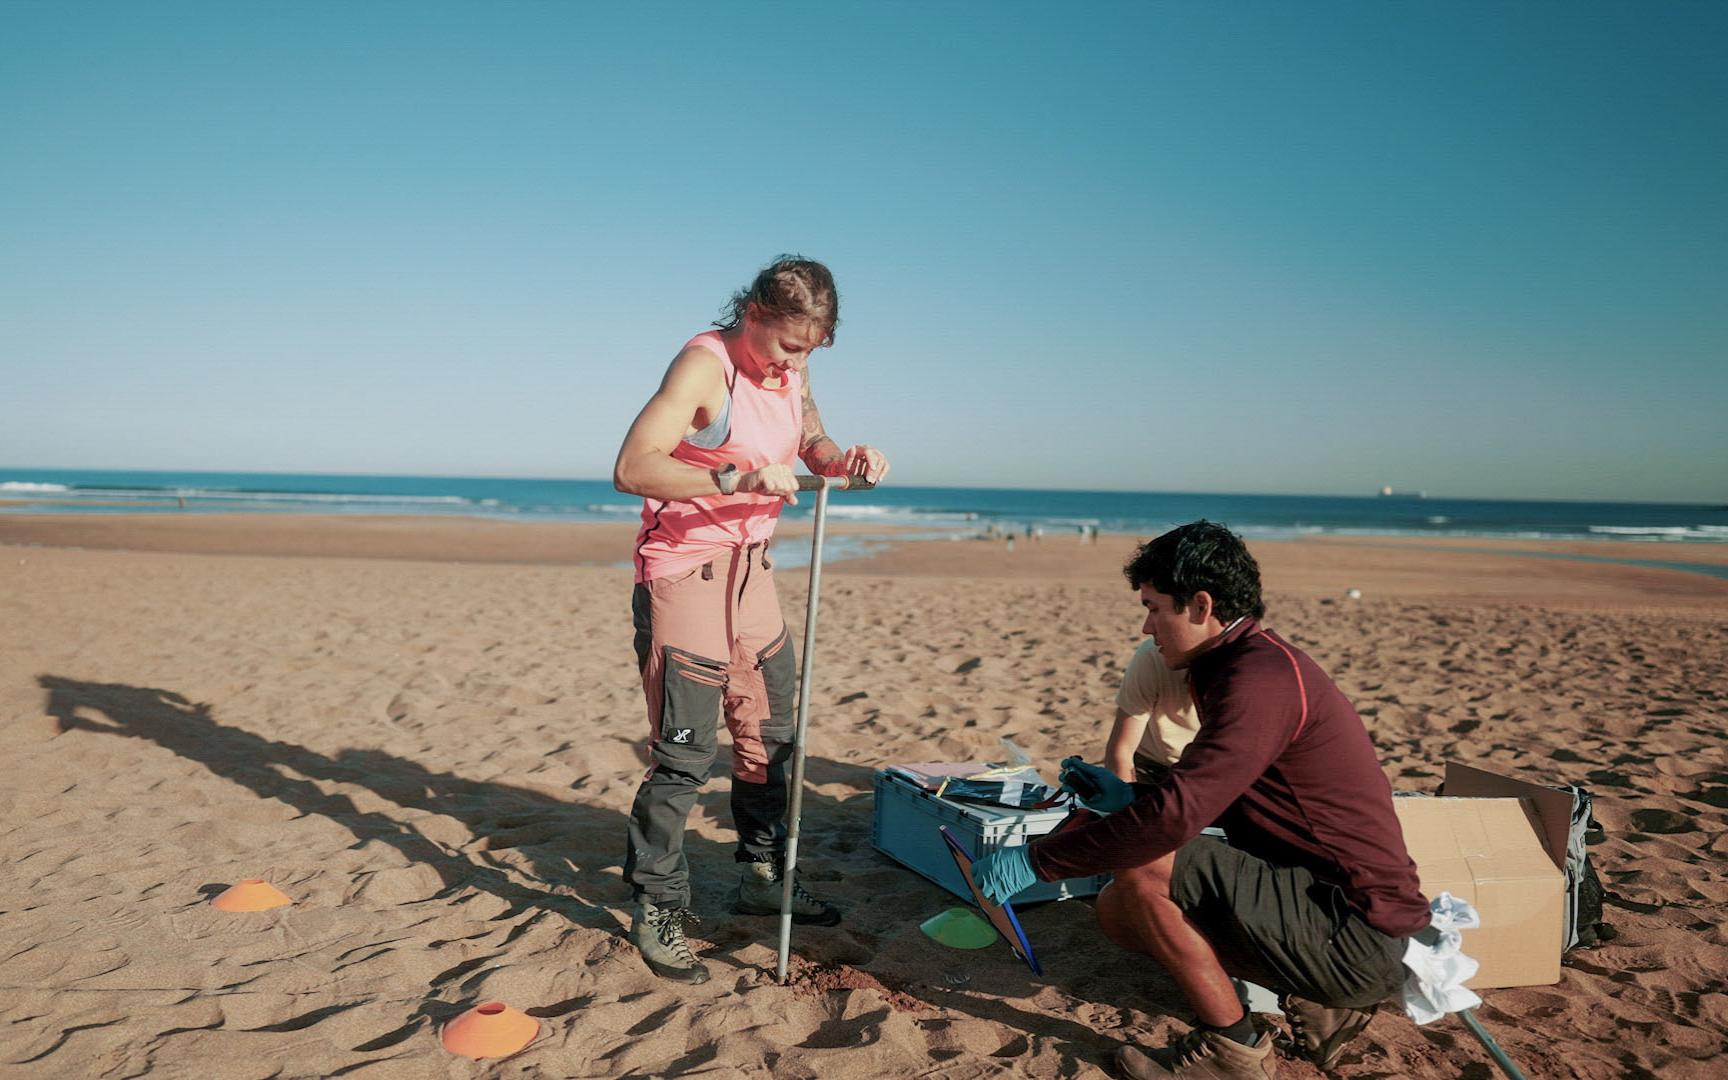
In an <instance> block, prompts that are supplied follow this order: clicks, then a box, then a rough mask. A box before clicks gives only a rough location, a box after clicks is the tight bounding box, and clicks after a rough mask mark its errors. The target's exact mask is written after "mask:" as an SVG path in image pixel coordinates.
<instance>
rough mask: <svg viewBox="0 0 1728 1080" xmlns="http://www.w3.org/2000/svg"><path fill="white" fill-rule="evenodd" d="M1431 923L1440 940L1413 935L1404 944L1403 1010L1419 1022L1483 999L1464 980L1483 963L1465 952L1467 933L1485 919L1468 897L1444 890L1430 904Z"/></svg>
mask: <svg viewBox="0 0 1728 1080" xmlns="http://www.w3.org/2000/svg"><path fill="white" fill-rule="evenodd" d="M1428 911H1429V914H1430V922H1429V925H1430V926H1432V927H1433V928H1434V929H1436V930H1438V931H1440V940H1439V941H1437V942H1435V943H1434V944H1433V945H1423V944H1422V943H1421V942H1419V941H1417V940H1416V939H1415V938H1411V939H1410V940H1409V941H1408V942H1406V943H1405V946H1404V967H1405V970H1407V971H1408V972H1409V974H1408V975H1406V976H1405V977H1404V1013H1405V1015H1407V1016H1409V1017H1410V1019H1412V1020H1414V1021H1415V1022H1416V1023H1418V1024H1432V1023H1433V1022H1434V1021H1436V1020H1438V1019H1440V1018H1441V1017H1442V1016H1445V1015H1446V1014H1447V1013H1455V1012H1458V1011H1459V1010H1460V1009H1474V1008H1475V1007H1476V1006H1478V1005H1480V1004H1482V999H1481V998H1479V997H1477V996H1476V994H1475V992H1474V991H1471V990H1469V989H1466V988H1465V986H1464V980H1466V979H1468V978H1470V977H1471V976H1472V975H1475V974H1476V969H1477V968H1478V967H1480V966H1481V965H1480V964H1478V963H1477V962H1476V961H1475V960H1472V959H1471V958H1470V957H1468V956H1465V955H1464V935H1462V934H1460V933H1459V931H1460V930H1474V929H1475V928H1476V927H1478V926H1481V925H1482V919H1481V917H1480V916H1478V915H1477V914H1476V909H1475V908H1473V907H1471V906H1470V903H1469V901H1467V900H1460V899H1458V898H1457V897H1456V896H1453V895H1452V894H1451V893H1448V892H1443V893H1441V894H1440V895H1439V896H1436V897H1435V898H1434V899H1433V900H1431V901H1430V902H1429V904H1428Z"/></svg>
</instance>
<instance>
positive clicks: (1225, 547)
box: [976, 521, 1429, 1078]
mask: <svg viewBox="0 0 1728 1080" xmlns="http://www.w3.org/2000/svg"><path fill="white" fill-rule="evenodd" d="M1124 572H1125V573H1126V575H1127V577H1128V581H1129V583H1130V584H1131V585H1132V586H1133V587H1134V588H1136V589H1138V590H1139V592H1140V600H1141V603H1142V604H1143V605H1144V606H1145V608H1146V626H1145V629H1144V633H1147V634H1149V635H1151V636H1152V637H1153V638H1154V639H1155V640H1156V642H1157V648H1158V651H1159V652H1160V653H1161V654H1162V655H1163V657H1164V660H1165V662H1166V663H1168V664H1169V665H1170V667H1171V668H1172V669H1175V670H1181V669H1187V671H1188V675H1189V680H1190V682H1191V685H1192V689H1193V695H1194V703H1195V706H1196V708H1197V710H1198V713H1199V719H1200V729H1199V732H1198V734H1196V735H1195V737H1194V740H1193V742H1191V743H1190V744H1189V745H1188V748H1187V750H1186V751H1185V752H1184V753H1183V754H1182V757H1181V759H1180V760H1179V761H1177V763H1176V764H1175V765H1174V766H1173V767H1172V768H1171V770H1170V773H1169V775H1168V776H1167V777H1166V778H1165V779H1163V780H1162V781H1161V782H1159V783H1156V784H1150V785H1139V786H1130V785H1129V784H1126V783H1124V782H1123V781H1121V780H1120V779H1118V778H1117V777H1115V776H1113V775H1112V774H1111V773H1110V772H1109V771H1108V770H1106V769H1104V768H1101V767H1099V766H1097V765H1089V764H1087V763H1085V762H1083V761H1080V760H1079V759H1078V758H1069V759H1068V760H1066V761H1064V762H1063V763H1062V766H1063V768H1062V783H1063V786H1065V787H1067V788H1069V789H1070V790H1073V791H1075V792H1076V793H1077V794H1078V795H1079V796H1080V797H1081V802H1082V804H1083V805H1085V806H1086V807H1087V809H1089V810H1092V811H1094V812H1096V813H1099V814H1102V815H1104V816H1103V817H1102V818H1100V819H1098V820H1096V821H1093V822H1091V823H1089V824H1086V825H1083V826H1080V827H1078V828H1071V829H1068V830H1065V831H1063V832H1061V833H1059V834H1056V835H1051V836H1045V837H1042V838H1040V839H1038V840H1035V841H1033V842H1032V843H1031V844H1030V845H1028V846H1025V847H1011V848H1003V849H999V850H998V851H996V852H994V853H992V854H990V855H988V856H986V857H985V858H984V859H981V860H979V862H978V864H977V867H976V876H977V878H978V882H979V886H980V888H982V889H983V891H984V892H985V893H986V894H987V895H989V896H990V898H991V899H993V900H997V901H1000V900H1005V899H1008V898H1009V897H1012V896H1013V895H1014V894H1015V893H1017V892H1019V891H1020V890H1021V889H1023V888H1025V887H1026V886H1028V885H1031V884H1032V883H1033V882H1034V880H1041V881H1057V880H1060V879H1063V878H1071V877H1085V876H1087V875H1091V874H1098V873H1105V872H1108V873H1112V874H1114V875H1115V880H1113V881H1112V882H1111V883H1110V884H1109V885H1108V886H1107V887H1106V888H1105V889H1104V891H1103V892H1102V893H1100V894H1099V897H1098V922H1099V925H1100V926H1101V927H1102V928H1103V930H1104V933H1105V934H1106V935H1107V936H1108V937H1109V938H1110V939H1111V940H1112V941H1114V942H1116V943H1117V944H1118V945H1120V946H1122V947H1123V948H1125V949H1132V950H1134V951H1135V952H1141V953H1145V954H1147V955H1148V956H1151V957H1153V958H1154V959H1156V960H1157V961H1158V962H1159V963H1160V964H1162V965H1163V967H1164V969H1165V970H1166V971H1167V972H1169V974H1170V977H1171V978H1172V979H1174V980H1175V981H1176V984H1177V986H1178V987H1180V988H1181V990H1182V993H1183V994H1184V995H1185V996H1186V997H1187V999H1188V1002H1189V1004H1190V1005H1191V1006H1192V1007H1193V1009H1194V1012H1195V1014H1196V1016H1197V1017H1198V1018H1199V1021H1200V1026H1199V1027H1197V1028H1196V1029H1195V1030H1193V1031H1191V1032H1189V1033H1188V1034H1187V1035H1184V1036H1183V1037H1182V1038H1180V1039H1178V1040H1177V1041H1176V1042H1175V1043H1173V1044H1172V1045H1170V1046H1168V1047H1164V1048H1158V1049H1144V1050H1142V1049H1141V1048H1138V1047H1133V1046H1129V1047H1125V1048H1123V1050H1122V1051H1121V1053H1120V1055H1119V1056H1118V1058H1117V1065H1118V1068H1119V1069H1120V1071H1121V1072H1122V1074H1123V1075H1125V1076H1129V1077H1167V1076H1171V1075H1175V1076H1186V1077H1253V1078H1266V1077H1272V1076H1274V1075H1276V1070H1277V1059H1276V1058H1275V1057H1274V1056H1273V1054H1272V1034H1271V1033H1270V1032H1260V1031H1257V1030H1256V1028H1255V1024H1254V1021H1253V1019H1252V1017H1251V1016H1250V1014H1249V1013H1248V1012H1247V1010H1246V1008H1245V1007H1244V1006H1243V1004H1242V1001H1241V1000H1240V999H1239V998H1238V997H1237V994H1236V990H1235V988H1234V986H1233V985H1232V984H1231V981H1230V978H1231V976H1232V975H1234V976H1236V977H1238V978H1242V979H1247V980H1250V981H1252V982H1256V983H1259V984H1261V985H1262V986H1265V987H1268V988H1269V989H1272V990H1274V991H1275V992H1277V993H1278V994H1279V995H1280V1004H1281V1005H1282V1006H1283V1008H1284V1012H1285V1014H1286V1015H1287V1016H1288V1017H1289V1019H1290V1023H1291V1028H1292V1034H1293V1035H1294V1036H1295V1040H1296V1043H1297V1046H1298V1048H1299V1049H1300V1050H1301V1052H1302V1053H1303V1055H1304V1056H1305V1057H1308V1058H1309V1059H1310V1060H1312V1061H1314V1062H1315V1063H1317V1064H1319V1065H1321V1067H1323V1068H1324V1067H1329V1066H1330V1065H1331V1064H1332V1063H1333V1062H1334V1061H1336V1060H1337V1058H1338V1056H1339V1055H1340V1053H1342V1051H1343V1048H1344V1045H1345V1044H1346V1043H1347V1042H1349V1041H1350V1040H1351V1039H1352V1038H1354V1037H1355V1036H1356V1035H1357V1034H1358V1033H1359V1032H1360V1031H1361V1030H1362V1029H1363V1028H1364V1027H1366V1026H1367V1024H1368V1020H1369V1018H1370V1017H1371V1016H1372V1015H1373V1012H1374V1009H1375V1007H1376V1006H1377V1005H1378V1003H1379V1002H1380V1001H1381V1000H1382V999H1384V998H1385V997H1387V996H1388V995H1390V994H1392V993H1393V992H1394V991H1396V990H1397V989H1398V987H1399V985H1400V984H1401V983H1402V982H1403V978H1404V969H1403V956H1404V948H1405V939H1406V938H1408V937H1409V936H1410V935H1412V934H1415V933H1416V932H1418V931H1420V930H1422V929H1424V928H1425V927H1427V926H1428V922H1429V912H1428V903H1427V901H1426V900H1425V899H1424V898H1423V896H1422V893H1421V890H1420V889H1419V888H1418V885H1417V879H1416V867H1415V865H1414V864H1413V863H1412V862H1411V861H1410V856H1409V854H1408V853H1407V852H1406V851H1405V849H1404V837H1403V834H1402V832H1401V831H1400V830H1399V827H1398V819H1397V818H1396V817H1395V816H1394V814H1393V812H1392V791H1391V786H1390V785H1389V784H1387V782H1386V777H1385V775H1384V774H1382V773H1381V771H1380V764H1379V761H1378V759H1377V757H1376V755H1375V752H1374V747H1373V744H1372V743H1370V742H1369V739H1368V732H1367V730H1366V729H1365V728H1364V727H1363V726H1362V721H1361V719H1360V718H1359V717H1358V716H1357V715H1356V710H1355V709H1354V708H1353V707H1352V706H1351V705H1350V703H1349V701H1347V700H1345V697H1344V695H1343V693H1342V692H1340V691H1339V689H1338V687H1337V686H1336V685H1334V684H1333V682H1332V680H1331V679H1330V678H1328V677H1327V675H1326V673H1325V672H1324V671H1322V670H1321V669H1320V667H1319V665H1317V664H1316V663H1315V662H1314V661H1313V660H1311V659H1310V658H1309V657H1308V656H1307V654H1305V653H1303V652H1302V651H1301V650H1300V649H1297V648H1296V647H1295V646H1293V645H1291V644H1290V643H1289V642H1287V641H1285V640H1284V639H1283V638H1281V637H1279V636H1278V635H1276V634H1274V633H1273V632H1272V631H1271V630H1269V629H1267V628H1266V627H1264V626H1262V625H1261V623H1260V619H1261V618H1262V616H1263V615H1264V614H1265V605H1264V603H1263V602H1262V601H1261V598H1260V568H1259V566H1258V565H1257V564H1256V563H1255V561H1254V558H1253V556H1252V555H1250V554H1249V553H1248V549H1247V547H1246V546H1245V545H1244V544H1243V543H1242V540H1241V538H1240V537H1238V536H1236V535H1235V534H1234V533H1231V532H1230V531H1229V530H1228V529H1225V528H1223V527H1222V526H1219V525H1214V524H1212V523H1211V522H1208V521H1197V522H1194V523H1193V524H1190V525H1184V526H1182V527H1180V528H1178V529H1175V530H1172V531H1171V532H1168V533H1165V534H1164V535H1163V536H1160V537H1158V538H1157V539H1156V540H1153V541H1151V542H1150V543H1148V544H1145V545H1143V546H1142V547H1141V548H1140V549H1139V550H1138V551H1137V552H1136V553H1135V556H1134V558H1133V560H1132V561H1131V562H1129V564H1128V565H1127V566H1126V567H1125V568H1124ZM1213 824H1216V825H1218V826H1219V827H1221V828H1222V829H1223V830H1224V831H1225V833H1226V834H1228V836H1229V842H1228V843H1227V844H1226V843H1224V842H1222V841H1220V840H1218V839H1216V838H1214V837H1211V836H1201V835H1200V834H1201V830H1202V829H1204V828H1206V827H1207V826H1209V825H1213Z"/></svg>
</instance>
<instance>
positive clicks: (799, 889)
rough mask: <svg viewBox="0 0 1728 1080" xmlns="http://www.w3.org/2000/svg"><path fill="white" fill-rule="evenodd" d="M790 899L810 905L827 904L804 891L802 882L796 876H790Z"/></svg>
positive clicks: (819, 905)
mask: <svg viewBox="0 0 1728 1080" xmlns="http://www.w3.org/2000/svg"><path fill="white" fill-rule="evenodd" d="M792 899H793V900H796V901H799V902H801V903H805V904H809V905H810V906H811V907H816V908H820V907H826V906H827V905H825V904H823V902H822V901H820V900H818V899H816V898H815V897H814V896H811V895H810V894H809V893H808V892H806V891H805V889H804V883H803V882H802V881H799V880H798V878H797V877H796V876H794V877H793V878H792Z"/></svg>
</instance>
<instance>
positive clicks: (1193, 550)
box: [1122, 518, 1266, 623]
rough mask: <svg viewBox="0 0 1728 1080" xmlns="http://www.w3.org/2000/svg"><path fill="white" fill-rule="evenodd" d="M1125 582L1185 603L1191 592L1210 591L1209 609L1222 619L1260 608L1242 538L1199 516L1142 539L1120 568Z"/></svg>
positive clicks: (1255, 570) (1255, 572)
mask: <svg viewBox="0 0 1728 1080" xmlns="http://www.w3.org/2000/svg"><path fill="white" fill-rule="evenodd" d="M1122 573H1123V575H1124V576H1125V577H1127V579H1128V584H1129V585H1131V586H1133V587H1134V588H1136V589H1138V588H1139V587H1140V586H1142V585H1151V586H1152V589H1153V591H1155V592H1161V593H1163V594H1164V595H1165V596H1168V597H1170V598H1171V599H1173V600H1174V601H1175V602H1176V607H1177V610H1183V609H1185V608H1187V606H1188V601H1189V600H1192V599H1193V598H1194V594H1195V593H1197V592H1202V591H1204V592H1206V593H1207V594H1209V595H1210V596H1211V597H1212V611H1213V613H1214V614H1216V615H1217V616H1218V620H1219V621H1220V622H1224V623H1231V622H1235V621H1236V620H1237V619H1240V618H1241V617H1242V616H1244V615H1252V616H1254V617H1255V618H1256V619H1258V618H1261V617H1262V616H1264V615H1265V614H1266V602H1265V601H1264V600H1262V599H1261V598H1260V564H1259V563H1257V562H1255V561H1254V556H1252V555H1250V554H1248V545H1246V544H1244V543H1243V542H1242V538H1241V537H1240V536H1237V535H1236V534H1235V533H1233V532H1231V531H1230V530H1229V529H1226V528H1225V527H1224V526H1222V525H1215V524H1213V523H1212V522H1210V521H1207V520H1205V519H1204V518H1202V519H1201V520H1199V521H1195V522H1191V523H1189V524H1187V525H1182V526H1178V527H1177V528H1174V529H1171V530H1170V531H1169V532H1167V533H1165V534H1164V535H1163V536H1160V537H1158V538H1157V539H1156V540H1148V541H1147V542H1146V543H1144V544H1141V545H1140V547H1139V549H1138V550H1137V551H1135V552H1134V557H1133V558H1132V559H1129V560H1128V565H1127V566H1124V567H1123V568H1122Z"/></svg>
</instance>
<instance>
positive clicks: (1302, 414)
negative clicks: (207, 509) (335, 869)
mask: <svg viewBox="0 0 1728 1080" xmlns="http://www.w3.org/2000/svg"><path fill="white" fill-rule="evenodd" d="M830 8H833V9H835V10H830ZM1725 46H1728V7H1725V6H1723V5H1718V4H1702V3H1676V4H1645V3H1637V4H1612V5H1605V4H1541V3H1529V4H1517V5H1505V4H1501V3H1491V4H1480V5H1470V4H1401V3H1372V4H1360V5H1354V4H1344V3H1336V4H1326V5H1305V6H1301V7H1298V6H1293V5H1285V4H1274V3H1233V4H1212V3H1199V2H1196V3H1179V4H1146V3H1133V4H1122V5H1110V4H1072V5H1070V4H1051V3H1047V2H1046V3H1033V4H1017V3H982V2H978V3H953V4H937V5H932V4H928V3H903V4H902V3H875V4H865V5H845V6H841V5H816V4H797V5H779V4H764V3H732V4H696V3H687V4H685V3H679V4H629V5H613V4H607V5H602V4H598V3H542V4H534V3H510V4H475V3H465V4H441V3H433V2H430V0H416V2H413V3H383V2H368V3H359V4H353V3H295V4H234V3H211V4H177V3H162V2H152V3H147V4H140V3H115V4H103V5H93V4H78V3H66V2H54V3H48V2H43V3H22V2H0V402H3V413H0V417H3V422H0V465H7V466H38V467H49V466H61V467H71V468H101V467H108V468H124V467H133V468H161V469H172V470H192V469H233V470H243V471H244V470H281V471H305V472H403V473H432V474H447V473H458V474H468V475H519V476H552V477H557V476H564V477H588V478H600V477H605V476H608V475H610V470H611V463H612V457H613V455H614V453H615V452H616V450H617V446H618V443H619V440H620V439H621V438H622V436H623V433H624V430H625V428H626V427H627V426H628V424H629V423H630V421H631V419H632V418H633V417H634V415H635V413H636V411H637V410H638V409H639V408H640V407H641V405H642V403H643V402H644V401H645V400H646V399H647V397H648V395H649V394H650V393H651V392H652V390H653V389H654V387H655V386H656V384H657V382H658V379H659V377H660V375H661V373H662V371H663V369H664V366H665V364H666V362H667V361H668V360H669V359H670V358H671V356H672V355H673V353H674V352H675V351H676V350H677V348H678V346H679V345H680V344H681V343H682V342H683V341H684V340H685V339H686V338H687V337H689V336H690V335H691V334H693V333H695V332H697V331H699V330H701V329H703V328H704V326H705V325H706V324H707V323H708V322H709V321H710V320H711V319H713V318H714V317H715V315H716V313H717V310H718V308H719V306H720V305H721V303H722V302H723V301H724V300H725V299H726V298H727V296H728V295H729V294H730V293H731V292H732V291H733V290H735V289H737V288H739V287H741V286H743V285H744V284H746V283H747V282H748V280H749V279H750V277H751V276H752V275H753V274H754V273H755V271H756V270H757V269H758V268H759V267H760V266H761V265H762V264H763V263H765V262H766V261H768V260H769V259H770V258H772V257H773V256H775V255H777V254H779V253H781V252H787V251H795V252H802V253H804V254H807V255H810V256H813V257H816V258H820V259H823V260H825V261H826V262H828V263H829V265H830V266H831V267H832V268H833V270H834V272H835V274H836V276H837V278H838V280H839V283H840V289H841V295H842V318H843V325H842V326H841V328H840V331H839V336H838V342H837V344H836V346H835V347H834V348H833V349H831V350H827V351H824V352H822V353H818V354H817V357H816V359H815V361H814V364H813V376H814V377H813V380H812V385H813V388H814V390H815V392H816V397H817V400H818V402H819V403H820V404H821V405H822V409H823V415H824V417H825V418H826V420H827V422H828V426H829V428H830V430H831V432H832V433H833V434H834V435H835V436H836V437H837V438H838V439H839V440H840V441H841V442H842V445H844V444H846V443H849V442H856V441H869V442H872V443H874V444H876V445H879V446H881V447H883V448H884V449H885V450H886V451H887V452H888V453H889V454H890V456H891V457H892V458H893V460H894V462H895V470H896V478H897V479H899V480H901V481H903V482H906V483H922V484H953V485H991V486H1030V487H1049V486H1079V487H1088V488H1121V489H1142V490H1169V491H1181V490H1190V491H1234V492H1291V493H1300V492H1311V493H1346V494H1354V493H1368V492H1371V491H1373V490H1375V489H1377V488H1378V487H1379V486H1380V485H1382V484H1393V485H1396V486H1398V487H1400V488H1422V489H1426V490H1427V491H1428V492H1429V493H1430V494H1435V495H1459V496H1506V497H1533V498H1606V499H1669V500H1699V501H1707V502H1721V501H1723V500H1724V499H1728V423H1725V422H1724V420H1723V416H1724V413H1725V412H1728V212H1725V207H1728V194H1725V193H1728V63H1724V61H1723V56H1724V47H1725Z"/></svg>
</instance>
